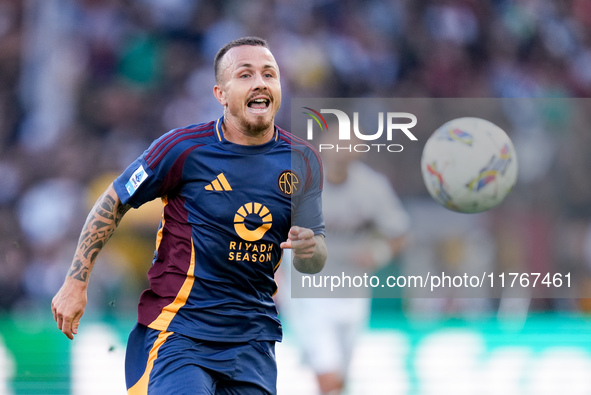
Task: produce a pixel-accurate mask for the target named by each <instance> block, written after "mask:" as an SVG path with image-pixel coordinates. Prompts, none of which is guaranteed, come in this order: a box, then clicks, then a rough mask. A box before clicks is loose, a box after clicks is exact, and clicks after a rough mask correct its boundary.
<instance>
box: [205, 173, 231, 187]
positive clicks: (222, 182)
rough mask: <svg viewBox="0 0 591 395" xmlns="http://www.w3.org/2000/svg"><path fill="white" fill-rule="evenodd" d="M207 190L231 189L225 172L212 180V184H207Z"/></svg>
mask: <svg viewBox="0 0 591 395" xmlns="http://www.w3.org/2000/svg"><path fill="white" fill-rule="evenodd" d="M205 190H206V191H231V190H232V187H231V186H230V183H229V182H228V180H226V176H225V175H224V173H220V174H218V176H217V177H216V179H215V180H213V181H212V182H211V184H207V185H206V186H205Z"/></svg>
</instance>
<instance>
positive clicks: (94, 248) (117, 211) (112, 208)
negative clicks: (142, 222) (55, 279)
mask: <svg viewBox="0 0 591 395" xmlns="http://www.w3.org/2000/svg"><path fill="white" fill-rule="evenodd" d="M129 209H130V206H128V205H122V204H119V202H118V201H117V200H116V199H115V198H114V197H113V196H111V195H110V194H109V193H106V194H104V195H103V196H102V197H101V198H100V199H99V200H98V201H97V203H96V204H95V206H94V208H93V209H92V210H91V212H90V214H89V215H88V218H86V223H85V224H84V227H83V230H82V233H81V234H80V239H79V240H78V248H77V249H76V254H75V256H74V260H73V262H72V266H71V267H70V270H69V271H68V276H69V277H73V278H75V279H76V280H80V281H84V282H86V281H88V275H89V274H90V270H91V269H92V266H93V265H94V261H95V260H96V257H97V256H98V254H99V252H100V251H101V250H102V249H103V247H104V246H105V244H106V243H107V241H108V240H109V239H110V238H111V236H112V235H113V232H115V229H116V228H117V226H118V225H119V222H120V221H121V218H123V215H124V214H125V213H126V212H127V211H128V210H129Z"/></svg>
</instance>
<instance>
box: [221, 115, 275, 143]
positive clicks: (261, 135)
mask: <svg viewBox="0 0 591 395" xmlns="http://www.w3.org/2000/svg"><path fill="white" fill-rule="evenodd" d="M222 132H223V133H224V138H225V139H226V140H228V141H229V142H231V143H234V144H240V145H261V144H265V143H267V142H269V141H270V140H271V139H272V138H273V136H274V135H275V126H274V124H273V123H272V124H271V126H269V127H268V128H266V129H263V130H254V131H251V130H247V129H245V128H241V127H239V126H237V125H235V124H234V122H232V121H231V120H229V119H227V118H226V117H224V122H223V123H222Z"/></svg>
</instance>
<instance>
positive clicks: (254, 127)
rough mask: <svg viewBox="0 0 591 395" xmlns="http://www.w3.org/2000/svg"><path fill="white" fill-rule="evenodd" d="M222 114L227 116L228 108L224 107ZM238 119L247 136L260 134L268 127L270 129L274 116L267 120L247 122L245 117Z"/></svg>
mask: <svg viewBox="0 0 591 395" xmlns="http://www.w3.org/2000/svg"><path fill="white" fill-rule="evenodd" d="M224 113H225V114H224V116H225V117H226V118H227V113H228V108H227V107H226V108H225V110H224ZM239 121H240V126H241V127H242V129H243V130H244V132H245V134H247V135H249V136H253V137H254V136H260V135H261V134H262V133H263V132H265V131H267V130H268V129H270V128H271V127H272V126H273V124H274V122H275V117H272V118H271V119H270V120H269V121H266V120H264V121H261V122H256V123H253V122H248V121H247V120H246V119H241V118H240V119H239Z"/></svg>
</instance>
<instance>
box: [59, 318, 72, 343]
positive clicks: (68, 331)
mask: <svg viewBox="0 0 591 395" xmlns="http://www.w3.org/2000/svg"><path fill="white" fill-rule="evenodd" d="M58 327H59V324H58ZM60 329H61V330H62V332H63V333H64V335H66V336H67V337H68V339H70V340H73V339H74V334H72V321H71V320H67V319H65V320H63V322H62V327H61V328H60Z"/></svg>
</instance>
